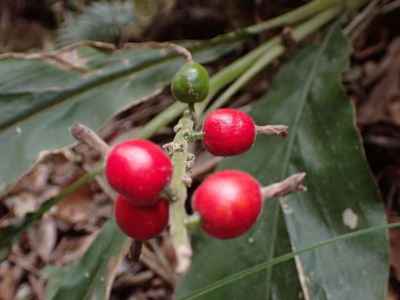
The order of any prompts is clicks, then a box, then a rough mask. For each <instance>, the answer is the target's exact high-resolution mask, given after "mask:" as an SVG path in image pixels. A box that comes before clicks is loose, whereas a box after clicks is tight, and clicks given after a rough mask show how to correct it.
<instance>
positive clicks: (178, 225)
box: [169, 111, 194, 274]
mask: <svg viewBox="0 0 400 300" xmlns="http://www.w3.org/2000/svg"><path fill="white" fill-rule="evenodd" d="M193 125H194V124H193V120H192V119H191V114H190V112H189V111H185V112H184V113H183V115H182V117H181V119H180V120H179V122H178V124H177V125H176V127H175V131H176V135H175V138H174V140H173V142H172V151H173V152H172V162H173V165H174V172H173V175H172V180H171V184H170V191H169V192H170V194H171V195H172V198H173V199H171V200H172V202H171V205H170V233H171V237H172V242H173V245H174V248H175V252H176V257H177V266H176V270H175V271H176V272H177V273H178V274H183V273H185V272H186V271H187V269H188V268H189V266H190V263H191V257H192V247H191V245H190V239H189V235H188V232H187V230H186V227H185V220H186V218H187V215H186V211H185V201H186V198H187V184H186V183H185V182H187V180H186V179H187V178H188V177H189V176H188V163H189V159H190V153H189V142H188V140H187V138H186V137H187V136H188V134H190V133H191V132H192V131H193Z"/></svg>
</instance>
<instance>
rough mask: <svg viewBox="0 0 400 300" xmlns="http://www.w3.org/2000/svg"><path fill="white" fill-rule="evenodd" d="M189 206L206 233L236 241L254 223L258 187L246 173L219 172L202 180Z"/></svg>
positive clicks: (258, 203)
mask: <svg viewBox="0 0 400 300" xmlns="http://www.w3.org/2000/svg"><path fill="white" fill-rule="evenodd" d="M192 204H193V209H194V210H195V211H196V212H197V213H198V214H199V215H200V218H201V226H202V228H203V230H204V231H205V232H207V233H208V234H209V235H211V236H213V237H215V238H218V239H229V238H235V237H238V236H240V235H242V234H244V233H245V232H246V231H248V230H249V229H250V228H251V227H252V226H253V224H254V223H255V222H256V221H257V217H258V215H259V214H260V212H261V208H262V195H261V187H260V185H259V183H258V181H257V180H256V179H254V178H253V177H252V176H250V175H249V174H247V173H244V172H241V171H236V170H226V171H221V172H217V173H214V174H213V175H210V176H209V177H207V178H206V180H204V181H203V183H202V184H201V185H200V186H199V187H198V188H197V190H196V191H195V193H194V195H193V202H192Z"/></svg>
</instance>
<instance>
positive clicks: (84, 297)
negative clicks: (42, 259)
mask: <svg viewBox="0 0 400 300" xmlns="http://www.w3.org/2000/svg"><path fill="white" fill-rule="evenodd" d="M128 246H129V243H128V239H127V238H126V236H125V235H124V234H123V233H122V232H120V231H119V230H118V227H117V225H116V224H115V222H114V221H113V220H110V221H108V222H107V223H106V224H105V225H104V228H103V230H102V231H101V233H100V234H99V235H98V236H97V237H96V239H95V241H94V242H93V244H92V247H90V248H89V250H88V251H86V253H85V255H84V256H83V257H82V258H81V259H79V260H78V261H77V262H76V263H74V264H73V265H69V266H65V267H61V268H56V267H51V268H47V269H46V272H45V276H46V277H47V278H48V279H49V281H48V283H47V288H46V299H48V300H52V299H57V300H63V299H65V300H70V299H74V300H90V299H96V300H106V299H108V297H109V293H110V288H111V283H112V281H113V278H114V275H115V271H116V268H117V267H118V265H119V263H120V261H121V259H122V258H123V255H124V254H125V253H126V251H122V252H121V249H122V248H125V249H127V248H128Z"/></svg>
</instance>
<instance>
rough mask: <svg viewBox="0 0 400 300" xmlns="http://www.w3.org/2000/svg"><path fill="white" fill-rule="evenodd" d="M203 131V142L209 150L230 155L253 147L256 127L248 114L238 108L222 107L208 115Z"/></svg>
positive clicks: (216, 153)
mask: <svg viewBox="0 0 400 300" xmlns="http://www.w3.org/2000/svg"><path fill="white" fill-rule="evenodd" d="M203 133H204V137H203V143H204V146H205V148H206V149H207V151H208V152H210V153H212V154H214V155H217V156H230V155H238V154H241V153H243V152H245V151H247V150H249V149H250V148H251V146H252V145H253V143H254V140H255V137H256V127H255V125H254V122H253V119H252V118H251V117H250V116H249V115H248V114H246V113H244V112H242V111H240V110H237V109H232V108H221V109H217V110H215V111H212V112H211V113H209V114H208V115H207V116H206V118H205V120H204V125H203Z"/></svg>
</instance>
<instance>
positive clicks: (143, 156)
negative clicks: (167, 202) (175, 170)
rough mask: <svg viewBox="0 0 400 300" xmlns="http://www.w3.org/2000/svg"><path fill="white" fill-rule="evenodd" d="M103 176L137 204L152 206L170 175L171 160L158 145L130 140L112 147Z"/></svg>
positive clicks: (119, 191)
mask: <svg viewBox="0 0 400 300" xmlns="http://www.w3.org/2000/svg"><path fill="white" fill-rule="evenodd" d="M105 173H106V177H107V180H108V182H109V183H110V185H111V186H112V187H113V189H115V190H116V191H117V192H118V193H120V194H122V195H124V196H125V197H127V198H128V199H129V201H130V202H131V203H132V204H134V205H138V206H148V205H154V204H155V202H156V201H157V199H158V197H159V194H160V192H161V191H162V190H163V189H164V188H165V187H166V186H167V184H168V183H169V181H170V179H171V176H172V163H171V160H170V158H169V157H168V155H167V154H166V153H165V152H164V151H163V150H162V149H161V147H159V146H158V145H156V144H154V143H152V142H150V141H147V140H139V139H138V140H130V141H126V142H122V143H120V144H118V145H116V146H114V147H113V148H112V149H111V151H110V152H109V154H108V155H107V160H106V171H105Z"/></svg>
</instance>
